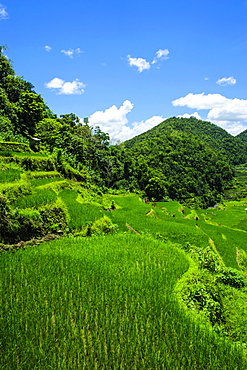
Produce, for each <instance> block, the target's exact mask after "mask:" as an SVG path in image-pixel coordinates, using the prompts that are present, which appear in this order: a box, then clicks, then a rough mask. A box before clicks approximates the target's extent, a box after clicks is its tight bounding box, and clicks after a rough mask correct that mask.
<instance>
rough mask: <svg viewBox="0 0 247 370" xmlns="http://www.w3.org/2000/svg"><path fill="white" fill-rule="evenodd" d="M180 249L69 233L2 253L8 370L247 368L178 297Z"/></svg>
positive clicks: (237, 349)
mask: <svg viewBox="0 0 247 370" xmlns="http://www.w3.org/2000/svg"><path fill="white" fill-rule="evenodd" d="M188 266H189V263H188V261H187V260H186V257H185V255H184V253H183V252H182V251H179V250H178V249H176V248H174V247H173V246H172V244H170V243H168V244H166V245H165V244H164V243H162V242H159V241H154V240H152V239H150V238H145V237H140V236H136V235H129V234H127V235H117V236H110V237H109V236H108V237H107V238H106V237H98V238H96V237H95V238H92V239H85V238H68V239H63V240H60V241H55V242H53V243H49V244H44V245H42V246H39V247H36V248H31V249H27V250H20V251H19V252H17V253H15V254H3V255H2V256H1V260H0V272H1V282H2V284H1V300H2V302H1V303H2V304H1V307H0V327H1V339H2V342H1V347H2V348H1V351H2V352H1V356H0V368H2V369H23V370H29V369H30V370H33V369H58V370H60V369H61V370H74V369H105V370H108V369H113V370H149V369H150V370H151V369H152V370H153V369H156V370H162V369H169V370H177V369H179V370H188V369H198V370H205V369H221V370H226V369H229V370H232V369H236V370H237V369H246V366H247V364H246V362H245V360H244V358H243V353H242V349H241V346H234V345H231V344H230V343H229V342H227V341H226V340H222V339H220V338H219V337H217V335H215V334H213V333H212V332H211V331H210V328H209V327H207V326H203V327H202V326H200V323H199V322H195V321H193V320H192V319H191V318H189V317H188V316H187V315H186V313H185V312H184V311H183V309H182V308H181V307H180V306H179V305H178V302H177V300H176V298H175V296H174V293H173V291H174V287H175V284H176V281H177V280H178V279H179V278H180V277H181V276H182V275H183V274H184V273H185V272H186V271H187V269H188Z"/></svg>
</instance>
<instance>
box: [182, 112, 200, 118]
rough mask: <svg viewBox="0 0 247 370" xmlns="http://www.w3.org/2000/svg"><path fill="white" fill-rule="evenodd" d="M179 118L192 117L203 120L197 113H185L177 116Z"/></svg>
mask: <svg viewBox="0 0 247 370" xmlns="http://www.w3.org/2000/svg"><path fill="white" fill-rule="evenodd" d="M177 117H178V118H190V117H195V118H197V119H202V117H201V116H200V115H199V114H198V113H197V112H194V113H191V114H189V113H185V114H179V115H178V116H177Z"/></svg>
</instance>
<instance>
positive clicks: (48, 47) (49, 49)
mask: <svg viewBox="0 0 247 370" xmlns="http://www.w3.org/2000/svg"><path fill="white" fill-rule="evenodd" d="M44 49H45V50H46V51H51V49H52V48H51V47H50V46H48V45H46V46H45V47H44Z"/></svg>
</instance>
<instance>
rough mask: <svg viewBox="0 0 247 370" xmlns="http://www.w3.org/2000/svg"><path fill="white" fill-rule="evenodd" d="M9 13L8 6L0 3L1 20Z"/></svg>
mask: <svg viewBox="0 0 247 370" xmlns="http://www.w3.org/2000/svg"><path fill="white" fill-rule="evenodd" d="M7 18H8V13H7V12H6V6H4V5H2V4H0V20H1V19H7Z"/></svg>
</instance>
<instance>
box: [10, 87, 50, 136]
mask: <svg viewBox="0 0 247 370" xmlns="http://www.w3.org/2000/svg"><path fill="white" fill-rule="evenodd" d="M17 106H18V118H19V119H18V121H19V122H18V127H17V130H18V132H19V133H21V134H22V135H23V136H27V137H28V136H32V135H34V133H35V127H36V124H37V123H38V122H39V121H41V120H42V119H43V118H44V117H45V115H46V109H47V106H46V105H45V103H44V100H43V98H42V97H41V95H37V94H35V93H33V92H23V93H21V96H20V99H19V101H18V103H17Z"/></svg>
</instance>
